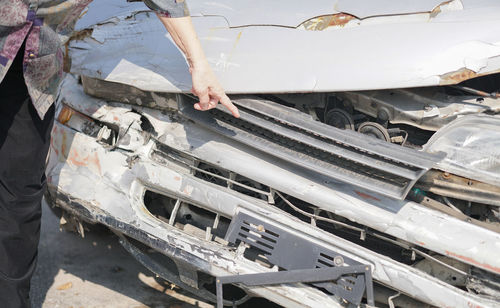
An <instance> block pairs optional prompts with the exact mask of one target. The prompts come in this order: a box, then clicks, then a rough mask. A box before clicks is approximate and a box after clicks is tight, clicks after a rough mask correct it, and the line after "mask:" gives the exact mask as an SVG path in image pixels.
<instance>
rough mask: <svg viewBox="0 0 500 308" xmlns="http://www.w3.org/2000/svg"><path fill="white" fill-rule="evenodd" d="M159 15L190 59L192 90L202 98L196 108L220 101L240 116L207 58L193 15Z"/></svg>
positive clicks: (203, 108) (210, 107)
mask: <svg viewBox="0 0 500 308" xmlns="http://www.w3.org/2000/svg"><path fill="white" fill-rule="evenodd" d="M157 15H158V18H160V20H161V22H162V23H163V25H165V28H167V31H168V32H169V33H170V35H171V36H172V38H173V40H174V42H175V43H176V44H177V46H178V47H179V48H180V49H181V51H182V52H183V53H184V55H185V56H186V58H187V60H188V64H189V71H190V73H191V78H192V80H193V88H192V89H191V91H192V92H193V94H195V95H196V96H198V98H199V99H200V101H199V102H198V103H196V104H195V105H194V108H195V109H197V110H208V109H212V108H215V107H216V106H217V104H218V103H219V102H220V103H221V104H222V105H224V106H225V107H226V108H227V109H228V110H229V111H231V113H232V114H233V116H235V117H239V113H238V108H236V106H234V105H233V103H231V100H230V99H229V98H228V97H227V95H226V93H225V92H224V89H223V88H222V86H221V85H220V83H219V81H218V80H217V77H215V74H214V72H213V71H212V69H211V68H210V65H209V64H208V61H207V59H206V58H205V53H204V52H203V49H202V47H201V44H200V41H199V40H198V37H197V35H196V32H195V30H194V27H193V24H192V22H191V17H189V16H187V17H176V18H171V17H166V16H163V14H161V13H158V14H157Z"/></svg>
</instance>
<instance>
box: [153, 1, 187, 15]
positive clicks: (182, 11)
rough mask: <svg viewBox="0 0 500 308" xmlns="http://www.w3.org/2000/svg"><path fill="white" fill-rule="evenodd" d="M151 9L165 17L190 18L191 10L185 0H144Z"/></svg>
mask: <svg viewBox="0 0 500 308" xmlns="http://www.w3.org/2000/svg"><path fill="white" fill-rule="evenodd" d="M143 1H144V4H146V5H147V6H148V7H149V8H150V9H152V10H154V11H156V12H158V13H160V14H161V15H163V16H165V17H174V18H175V17H185V16H189V10H188V7H187V5H186V2H185V1H184V0H143Z"/></svg>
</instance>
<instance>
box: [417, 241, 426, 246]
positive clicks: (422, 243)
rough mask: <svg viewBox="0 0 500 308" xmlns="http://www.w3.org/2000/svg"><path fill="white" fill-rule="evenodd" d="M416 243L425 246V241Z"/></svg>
mask: <svg viewBox="0 0 500 308" xmlns="http://www.w3.org/2000/svg"><path fill="white" fill-rule="evenodd" d="M415 243H417V244H418V245H420V246H425V243H424V242H420V241H415Z"/></svg>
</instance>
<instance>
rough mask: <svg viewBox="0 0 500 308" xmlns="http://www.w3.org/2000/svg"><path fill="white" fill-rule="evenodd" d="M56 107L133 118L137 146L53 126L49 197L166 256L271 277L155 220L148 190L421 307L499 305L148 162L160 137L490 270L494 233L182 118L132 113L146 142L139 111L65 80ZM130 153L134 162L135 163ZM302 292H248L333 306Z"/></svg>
mask: <svg viewBox="0 0 500 308" xmlns="http://www.w3.org/2000/svg"><path fill="white" fill-rule="evenodd" d="M61 101H64V102H65V103H66V104H70V105H71V106H72V107H73V108H75V109H77V110H79V111H81V112H85V113H86V114H88V115H89V116H91V117H92V118H95V119H99V120H101V121H103V122H107V123H115V124H119V123H120V122H122V121H124V122H125V123H127V121H129V120H131V121H132V123H130V122H129V124H128V130H127V133H126V134H125V135H127V136H129V137H128V140H130V141H133V140H136V142H124V144H123V146H124V147H125V148H124V150H121V143H120V142H117V145H118V146H117V147H116V148H115V149H114V150H110V148H108V147H107V146H106V145H104V144H102V143H99V142H97V141H96V139H95V138H92V137H89V136H86V135H85V134H83V133H78V132H77V131H75V130H72V129H70V128H68V127H66V126H65V125H63V124H61V123H56V126H55V128H54V132H53V141H52V144H51V149H52V153H53V154H52V156H51V158H50V166H49V168H48V170H49V171H48V172H49V173H48V181H49V187H50V190H51V192H52V194H55V196H58V200H59V201H58V204H59V205H60V206H63V207H64V208H65V209H67V210H69V211H70V212H73V213H75V211H78V210H79V209H80V210H83V209H85V211H87V212H86V213H87V215H88V216H89V217H90V219H93V220H95V221H98V222H100V223H103V224H105V225H107V226H109V227H111V228H113V229H115V230H118V231H119V232H123V233H125V234H128V235H129V236H132V237H134V238H136V239H139V240H141V241H147V242H148V243H149V245H151V246H153V247H155V248H156V249H160V250H161V251H162V252H164V253H166V254H167V255H170V256H173V257H176V258H181V259H182V260H185V261H186V262H188V263H190V264H192V265H193V266H196V267H197V268H199V269H200V270H202V271H206V272H208V273H211V274H213V275H228V274H238V273H239V274H244V273H256V272H263V271H269V270H265V268H263V267H262V266H260V265H258V264H256V263H253V262H250V261H249V260H247V259H245V258H243V256H242V255H239V254H238V252H237V251H236V252H235V251H234V250H231V249H228V248H226V247H224V246H223V245H221V244H219V243H215V242H207V241H203V240H202V239H199V238H196V237H195V236H193V235H190V234H187V233H185V232H182V231H180V230H178V229H176V228H174V227H172V226H169V225H168V224H167V223H165V222H162V221H160V220H158V219H157V218H155V217H153V216H152V214H151V213H149V212H148V211H147V210H146V208H145V206H144V203H143V200H142V198H143V194H144V191H145V189H155V190H157V191H162V192H163V193H165V194H168V195H173V196H176V197H178V198H182V199H183V200H185V201H188V202H192V203H193V204H202V205H204V207H206V208H209V209H212V210H213V211H215V212H217V213H221V214H224V215H227V216H229V217H232V216H234V215H235V214H236V213H237V212H245V213H247V214H248V215H254V216H255V217H259V219H262V220H264V221H266V222H267V223H271V224H274V225H277V226H279V227H280V228H282V229H283V228H285V229H286V230H287V232H292V233H293V234H295V235H296V236H299V237H301V238H303V239H304V240H307V241H310V242H314V243H316V244H317V245H320V246H323V247H331V248H329V249H332V250H336V251H339V252H342V254H343V255H345V256H348V257H349V258H351V259H353V260H356V261H358V262H361V263H363V264H372V265H373V277H374V279H375V280H377V281H380V282H382V283H384V284H385V285H390V286H391V287H394V288H395V289H397V290H400V291H401V292H403V293H407V294H411V295H412V296H414V297H415V298H417V299H419V300H421V301H424V302H426V303H430V304H433V305H437V306H452V307H470V306H471V305H473V306H482V307H483V306H484V307H495V306H497V303H496V302H495V301H492V300H488V299H486V298H481V297H479V296H476V295H473V294H470V293H467V292H465V291H462V290H459V289H457V288H454V287H451V286H450V285H448V284H446V283H445V282H442V281H439V280H438V279H436V278H434V277H431V276H429V275H427V274H425V273H423V272H421V271H419V270H417V269H414V268H411V267H409V266H407V265H404V264H401V263H399V262H396V261H394V260H392V259H390V258H388V257H384V256H381V255H379V254H376V253H374V252H372V251H370V250H368V249H366V248H363V247H361V246H359V245H356V244H354V243H352V242H350V241H347V240H345V239H342V238H340V237H336V236H334V235H332V234H328V233H325V231H322V230H320V229H318V228H315V227H314V226H312V225H309V224H306V223H304V222H301V221H299V220H298V219H296V218H294V217H291V216H290V215H286V214H284V213H283V212H281V211H280V210H279V209H278V208H276V207H274V206H271V205H269V204H267V203H266V202H265V201H262V200H257V199H255V198H249V197H248V196H243V195H241V194H238V193H236V192H234V191H231V190H229V189H228V188H226V187H218V186H215V185H213V184H211V183H207V182H204V181H203V180H201V179H198V178H194V177H193V176H192V175H191V174H190V172H189V171H181V170H182V169H178V167H176V166H175V164H172V163H167V164H162V163H158V162H156V161H154V160H153V159H152V158H151V151H152V150H153V149H154V147H155V141H154V140H155V139H157V140H160V141H161V142H163V143H165V144H168V145H170V146H172V147H173V148H176V149H179V150H183V151H189V152H191V153H192V154H193V155H195V156H202V157H205V158H206V159H207V160H210V161H212V162H213V163H214V164H218V165H222V166H224V167H225V168H228V169H229V170H231V169H233V170H238V172H239V173H242V174H244V175H245V176H248V177H249V178H254V179H258V180H259V181H261V182H263V183H266V184H268V185H272V186H273V187H274V188H276V189H279V190H280V191H283V192H285V193H287V194H292V195H295V196H298V197H300V198H302V199H309V200H311V201H313V202H314V203H315V204H321V205H322V206H324V207H325V208H328V209H329V210H331V211H332V212H335V213H338V214H339V215H342V216H345V217H348V218H350V219H353V220H358V221H359V222H362V223H363V224H366V225H370V226H373V227H374V228H377V229H381V230H383V231H384V232H386V233H388V234H391V235H394V236H396V237H398V238H400V239H404V240H407V241H409V242H415V243H417V244H418V245H420V246H423V247H426V248H428V249H431V250H433V251H436V252H441V253H443V254H444V255H447V256H450V257H452V258H457V259H459V260H461V261H464V262H466V263H470V264H473V265H475V266H478V267H482V268H485V269H487V270H489V271H492V272H498V264H497V262H498V260H499V259H500V258H499V256H498V249H497V248H496V247H497V245H498V243H499V242H500V239H499V236H498V234H497V233H494V232H491V231H487V230H485V229H482V228H479V227H476V226H472V225H470V224H468V223H466V222H462V221H459V220H456V219H453V218H451V217H449V216H447V215H445V214H442V213H439V212H436V211H433V210H430V209H426V208H423V207H422V206H421V205H418V204H416V203H413V202H409V201H405V202H401V201H395V200H392V201H391V199H388V198H384V197H382V196H379V195H376V194H367V193H363V192H362V191H359V190H357V189H353V187H352V186H350V185H344V184H342V183H338V182H335V181H331V182H327V181H323V180H326V179H324V178H321V177H319V178H317V177H316V176H314V175H313V174H311V173H310V172H304V170H300V169H298V168H290V166H288V165H287V164H286V162H280V161H276V160H275V159H272V158H269V157H268V155H262V154H261V153H259V152H258V151H256V150H254V149H251V148H248V147H246V146H244V145H241V144H235V143H234V142H228V140H227V139H226V138H224V137H221V136H217V135H215V134H213V133H210V132H208V131H206V130H204V129H203V128H202V127H200V126H198V125H196V124H194V123H186V122H182V121H181V122H178V121H176V120H175V119H172V118H171V117H170V116H169V115H168V114H163V113H162V112H160V111H157V110H151V109H144V108H140V107H138V109H137V110H138V112H140V113H141V114H142V116H145V117H147V118H148V120H149V122H150V123H151V125H152V126H153V128H154V131H155V132H156V133H157V136H156V137H154V138H146V139H144V134H143V130H142V129H141V126H140V123H138V122H139V121H140V119H138V113H137V112H132V111H131V108H130V107H127V106H125V105H119V104H113V105H114V106H112V105H110V104H107V103H106V102H103V101H99V100H96V99H92V98H90V97H88V96H86V95H85V94H84V93H83V92H82V90H81V87H80V86H79V85H78V84H77V83H76V81H75V80H72V79H71V77H70V78H69V79H66V82H65V85H64V88H63V92H62V94H61ZM134 119H135V120H134ZM125 135H122V136H125ZM229 153H231V155H228V154H229ZM133 157H136V159H134V160H131V158H133ZM261 170H266V171H267V172H264V173H263V172H261ZM313 178H316V179H315V180H313ZM318 180H320V181H318ZM96 184H97V185H96ZM391 203H392V205H391ZM82 207H83V209H82ZM387 207H392V209H391V208H387ZM127 232H128V233H127ZM147 239H149V240H147ZM299 286H300V287H299V288H297V287H292V286H287V285H282V286H275V287H259V288H251V289H250V290H251V292H252V293H254V294H257V295H260V296H264V297H267V298H269V299H271V300H273V301H276V302H278V303H280V304H282V305H285V306H287V307H299V306H306V307H324V306H326V305H327V306H338V303H337V302H336V301H335V300H334V299H332V298H330V297H326V296H324V294H323V295H322V293H321V292H320V291H318V290H315V289H313V288H310V287H306V286H305V285H299Z"/></svg>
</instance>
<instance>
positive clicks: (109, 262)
mask: <svg viewBox="0 0 500 308" xmlns="http://www.w3.org/2000/svg"><path fill="white" fill-rule="evenodd" d="M172 287H173V286H171V285H169V284H168V283H166V282H161V281H159V282H158V281H157V280H156V279H155V277H154V274H152V273H151V272H149V271H148V270H147V269H145V268H144V267H142V266H141V265H140V264H139V263H138V262H136V261H135V260H134V259H133V258H132V257H131V256H130V255H129V254H128V253H127V252H126V251H125V250H124V249H123V248H122V247H121V246H120V244H119V243H118V240H117V238H116V236H114V235H112V234H111V233H109V232H87V233H86V234H85V238H81V237H80V236H79V235H77V234H75V233H70V232H66V231H60V230H59V219H58V218H57V217H56V216H55V215H54V214H53V213H52V212H51V211H50V209H49V208H48V206H47V205H46V204H45V202H44V204H43V215H42V233H41V239H40V246H39V258H38V267H37V270H36V272H35V275H34V276H33V279H32V289H31V297H32V303H33V307H34V308H39V307H43V308H58V307H65V308H70V307H71V308H83V307H84V308H90V307H131V308H144V307H168V308H179V307H213V306H212V305H208V304H206V303H204V302H200V301H198V300H196V299H193V298H191V297H189V294H188V293H185V292H183V291H182V290H179V289H177V288H175V287H174V288H173V289H172Z"/></svg>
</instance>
